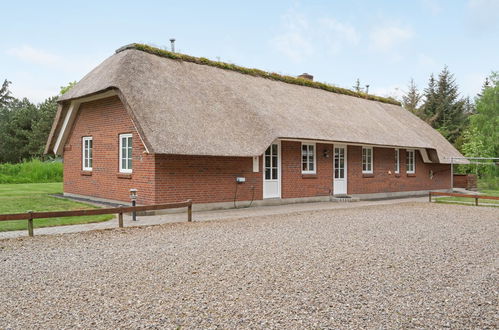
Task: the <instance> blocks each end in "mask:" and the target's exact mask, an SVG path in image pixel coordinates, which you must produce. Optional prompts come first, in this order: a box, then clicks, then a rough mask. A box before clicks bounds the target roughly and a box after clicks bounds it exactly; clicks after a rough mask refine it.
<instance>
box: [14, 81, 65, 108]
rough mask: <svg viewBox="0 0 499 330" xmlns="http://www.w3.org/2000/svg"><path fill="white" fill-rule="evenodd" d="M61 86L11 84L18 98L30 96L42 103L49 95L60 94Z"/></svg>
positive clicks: (33, 100) (32, 100)
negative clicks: (46, 86) (43, 86)
mask: <svg viewBox="0 0 499 330" xmlns="http://www.w3.org/2000/svg"><path fill="white" fill-rule="evenodd" d="M59 89H60V88H59V87H53V88H40V85H36V86H35V85H33V84H30V83H28V84H15V83H13V84H12V85H11V86H10V90H11V91H12V95H13V96H14V97H16V98H24V97H26V98H28V99H29V100H30V101H31V102H34V103H40V102H43V100H45V99H46V98H47V97H50V96H55V95H58V94H59Z"/></svg>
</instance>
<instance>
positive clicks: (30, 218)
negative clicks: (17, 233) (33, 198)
mask: <svg viewBox="0 0 499 330" xmlns="http://www.w3.org/2000/svg"><path fill="white" fill-rule="evenodd" d="M28 213H29V219H28V235H29V236H30V237H33V236H34V233H33V211H28Z"/></svg>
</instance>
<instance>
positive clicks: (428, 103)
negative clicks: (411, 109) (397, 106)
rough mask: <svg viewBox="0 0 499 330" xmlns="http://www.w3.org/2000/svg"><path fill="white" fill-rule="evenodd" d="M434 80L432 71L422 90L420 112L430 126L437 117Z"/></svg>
mask: <svg viewBox="0 0 499 330" xmlns="http://www.w3.org/2000/svg"><path fill="white" fill-rule="evenodd" d="M436 85H437V83H436V80H435V76H434V75H433V73H432V74H431V75H430V79H429V80H428V87H426V88H425V89H424V91H423V97H424V104H423V106H422V109H421V112H422V115H423V117H424V118H425V120H426V122H427V123H428V124H430V125H431V126H432V127H434V126H433V122H434V121H435V120H436V119H437V103H436V102H437V95H436V94H437V93H436Z"/></svg>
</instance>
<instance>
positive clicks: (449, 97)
mask: <svg viewBox="0 0 499 330" xmlns="http://www.w3.org/2000/svg"><path fill="white" fill-rule="evenodd" d="M470 108H472V107H471V106H470V104H469V102H468V103H467V101H466V99H463V98H461V97H460V96H459V89H458V86H457V84H456V81H455V79H454V75H453V74H452V73H450V71H449V69H448V68H447V67H445V68H444V69H443V70H442V72H440V74H439V76H438V80H435V78H434V76H433V75H431V76H430V80H429V82H428V87H427V88H426V89H425V90H424V104H423V107H422V115H423V116H424V118H425V120H426V121H427V122H428V124H430V125H431V126H432V127H433V128H435V129H437V130H438V131H439V132H440V133H441V134H442V135H443V136H444V137H445V138H447V139H448V140H449V141H450V142H451V143H454V142H455V141H456V139H457V138H458V137H459V136H460V135H461V132H462V129H463V128H464V127H465V124H466V117H467V113H466V112H467V111H469V110H470Z"/></svg>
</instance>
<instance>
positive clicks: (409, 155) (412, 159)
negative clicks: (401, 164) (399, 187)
mask: <svg viewBox="0 0 499 330" xmlns="http://www.w3.org/2000/svg"><path fill="white" fill-rule="evenodd" d="M406 164H407V173H409V174H414V173H416V153H415V152H414V150H407V152H406Z"/></svg>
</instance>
